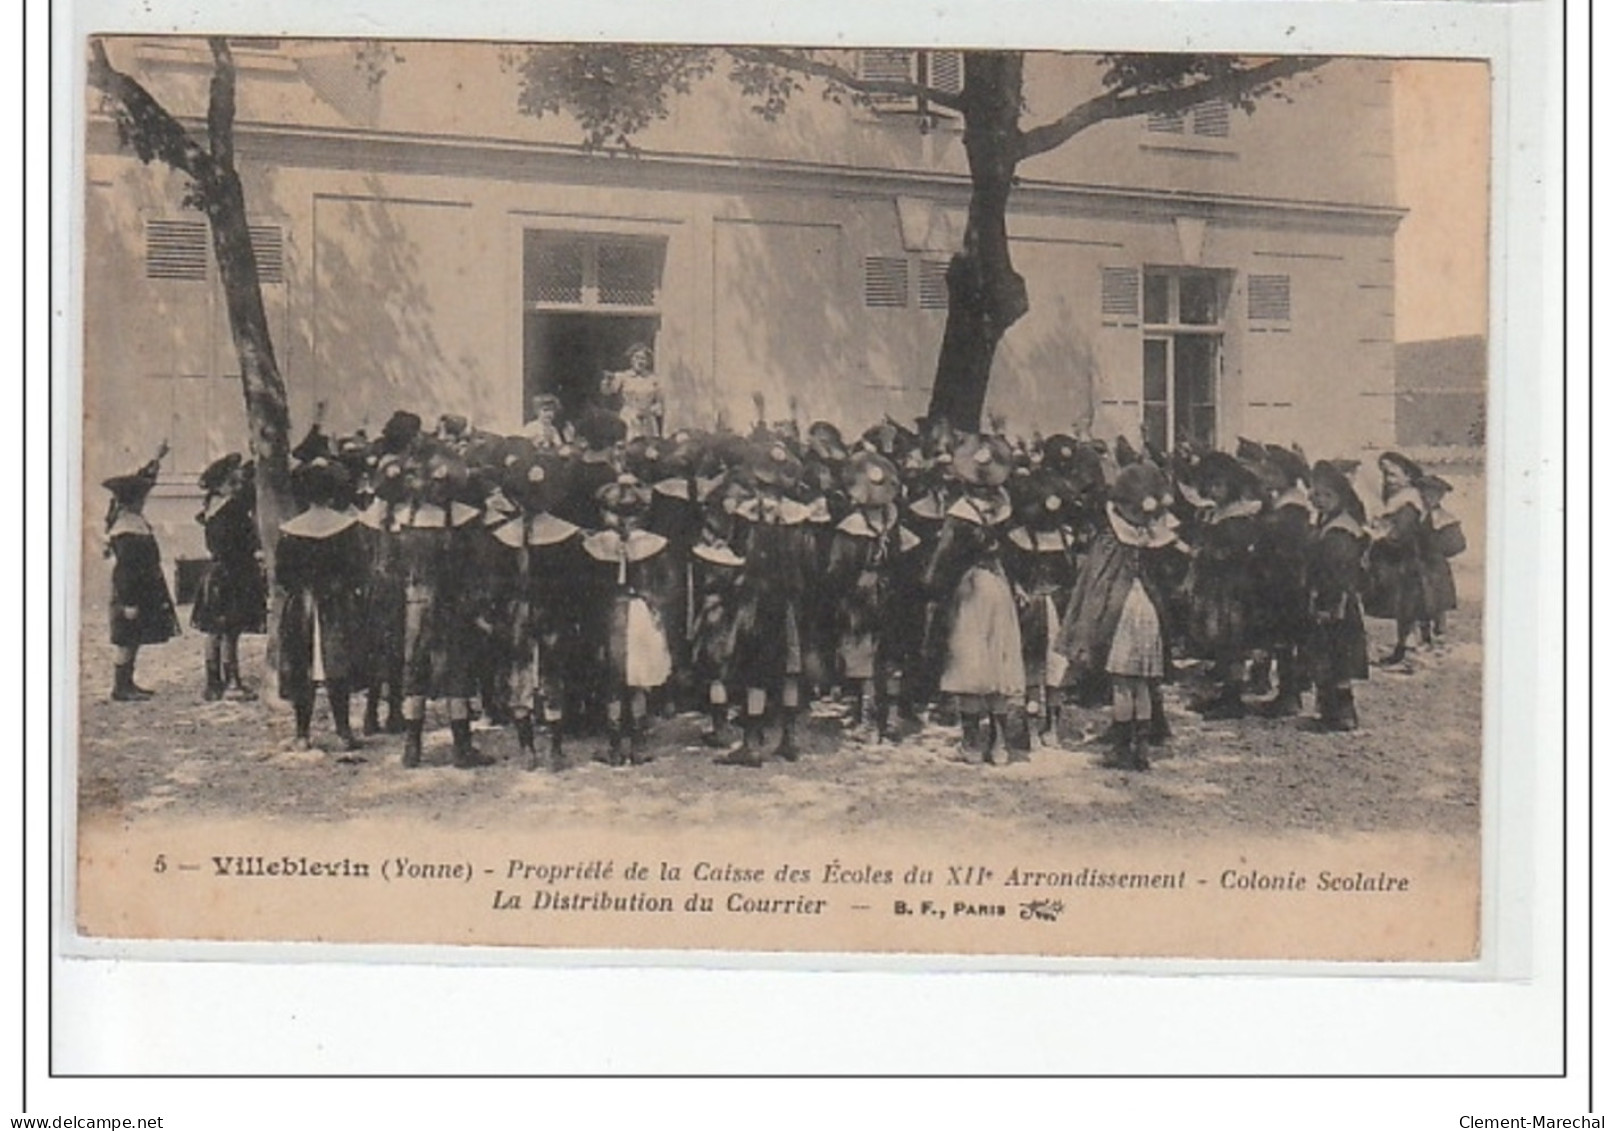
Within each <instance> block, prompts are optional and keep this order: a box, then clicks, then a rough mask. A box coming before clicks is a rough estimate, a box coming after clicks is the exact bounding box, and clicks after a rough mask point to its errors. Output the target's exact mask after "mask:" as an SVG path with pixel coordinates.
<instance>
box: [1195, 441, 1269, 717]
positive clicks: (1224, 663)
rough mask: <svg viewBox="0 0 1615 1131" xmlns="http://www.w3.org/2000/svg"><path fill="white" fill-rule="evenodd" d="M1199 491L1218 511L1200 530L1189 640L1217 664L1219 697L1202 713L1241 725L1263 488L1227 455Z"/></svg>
mask: <svg viewBox="0 0 1615 1131" xmlns="http://www.w3.org/2000/svg"><path fill="white" fill-rule="evenodd" d="M1195 486H1196V488H1197V490H1198V491H1199V493H1200V494H1201V495H1202V496H1204V497H1205V499H1206V500H1207V501H1208V502H1209V503H1210V504H1211V506H1210V509H1209V511H1208V512H1207V513H1205V514H1204V516H1203V518H1202V521H1201V523H1200V526H1199V531H1198V533H1199V538H1198V541H1197V544H1196V549H1195V557H1194V563H1193V565H1192V566H1191V567H1190V573H1189V636H1190V642H1191V644H1192V645H1193V647H1194V648H1195V650H1196V651H1197V652H1198V653H1199V654H1200V655H1201V656H1203V657H1205V658H1207V659H1209V660H1210V661H1211V690H1210V692H1209V694H1208V695H1206V696H1205V697H1204V698H1202V699H1201V700H1199V701H1198V702H1197V703H1196V704H1195V705H1194V709H1195V710H1197V711H1199V712H1200V713H1201V714H1202V715H1203V716H1204V717H1205V718H1207V719H1236V718H1240V717H1242V716H1243V715H1244V714H1245V701H1244V697H1243V696H1244V687H1245V660H1246V649H1247V648H1248V646H1249V643H1250V619H1251V606H1252V603H1253V602H1254V600H1255V597H1256V594H1255V592H1254V585H1253V582H1254V575H1253V570H1252V565H1253V563H1254V561H1255V555H1256V543H1257V540H1258V537H1259V536H1260V533H1261V531H1260V527H1259V526H1258V524H1257V518H1258V516H1259V515H1260V514H1261V512H1262V501H1261V498H1260V494H1261V488H1260V484H1259V483H1258V481H1257V478H1256V475H1255V473H1254V472H1252V471H1251V470H1250V469H1249V468H1248V467H1246V466H1245V465H1244V464H1242V463H1240V462H1239V460H1237V459H1235V458H1234V457H1233V456H1231V455H1229V454H1227V453H1226V452H1207V453H1206V454H1205V455H1203V456H1202V457H1201V458H1200V462H1199V463H1198V464H1197V465H1196V466H1195Z"/></svg>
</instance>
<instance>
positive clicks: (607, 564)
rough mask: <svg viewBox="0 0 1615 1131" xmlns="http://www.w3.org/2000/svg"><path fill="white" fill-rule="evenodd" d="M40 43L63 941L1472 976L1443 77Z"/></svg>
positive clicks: (1460, 442)
mask: <svg viewBox="0 0 1615 1131" xmlns="http://www.w3.org/2000/svg"><path fill="white" fill-rule="evenodd" d="M84 51H85V54H86V74H87V88H86V95H85V99H86V101H85V107H86V115H85V121H84V123H83V129H84V133H83V153H82V160H83V178H84V180H83V197H82V217H83V218H82V225H81V240H82V257H83V270H82V292H81V293H82V309H81V310H80V311H78V312H77V315H78V317H80V318H81V319H82V333H81V338H80V340H81V342H82V350H81V358H82V365H81V367H80V374H81V381H82V471H81V475H82V485H81V491H80V499H81V506H80V509H79V510H78V511H77V512H75V518H74V521H75V522H77V524H78V531H79V534H80V545H79V551H78V552H79V569H78V587H77V591H76V595H75V599H74V605H75V607H76V617H77V621H76V623H77V634H76V648H77V654H76V662H77V668H76V670H77V674H78V686H77V690H76V701H75V702H74V704H73V707H72V708H71V714H72V722H71V723H70V725H69V728H68V729H69V734H68V759H69V762H68V764H69V767H70V768H69V778H70V781H71V785H72V797H71V800H70V802H69V806H68V807H69V810H70V814H71V815H70V820H71V822H72V832H71V835H72V837H73V844H74V846H75V848H74V851H76V854H77V857H76V861H70V870H71V871H72V873H73V875H72V878H71V884H72V896H71V908H70V914H71V919H72V922H73V923H74V925H75V926H76V929H77V931H78V932H79V933H80V935H81V936H82V937H83V938H85V939H126V940H146V939H167V940H230V941H265V942H277V941H287V942H292V941H298V942H324V943H397V944H429V945H437V946H458V945H475V946H504V947H511V948H517V947H529V948H548V949H565V950H577V949H582V950H602V951H603V950H614V951H615V950H627V951H659V952H660V951H669V952H676V951H700V952H713V951H717V952H765V953H774V954H800V953H835V954H852V955H890V954H921V955H960V956H1009V957H1016V956H1020V957H1044V958H1137V959H1155V958H1170V959H1242V960H1286V959H1294V960H1311V961H1333V962H1346V961H1361V962H1384V963H1413V962H1419V963H1431V962H1437V963H1473V962H1475V961H1477V960H1478V959H1480V958H1481V957H1482V929H1481V923H1482V917H1483V916H1482V912H1483V898H1482V897H1483V890H1484V889H1483V884H1482V872H1483V868H1482V860H1483V856H1484V851H1483V849H1484V847H1485V846H1483V827H1484V821H1483V816H1484V812H1483V805H1482V794H1483V789H1482V782H1483V780H1484V778H1485V776H1486V775H1485V768H1486V765H1485V753H1486V748H1485V743H1484V739H1485V738H1486V735H1485V733H1484V730H1485V728H1484V727H1483V719H1484V717H1485V713H1486V703H1487V700H1486V692H1487V688H1486V686H1485V679H1484V673H1485V668H1486V655H1487V652H1486V644H1487V640H1486V639H1485V633H1484V627H1485V624H1486V620H1487V613H1488V610H1487V607H1486V601H1485V596H1486V591H1487V575H1486V568H1485V567H1486V562H1487V555H1488V543H1487V529H1486V526H1487V512H1488V507H1487V499H1488V483H1487V474H1486V472H1487V463H1488V460H1487V452H1488V449H1487V421H1488V404H1489V397H1488V389H1489V374H1492V373H1493V371H1494V369H1495V365H1494V362H1493V357H1492V351H1491V349H1490V348H1489V323H1488V311H1489V308H1490V304H1489V295H1490V289H1489V283H1490V280H1489V272H1488V264H1489V245H1488V232H1489V229H1490V216H1489V203H1488V202H1489V200H1490V193H1491V180H1490V172H1491V165H1490V161H1491V153H1492V139H1491V120H1490V109H1491V98H1492V74H1491V66H1490V64H1489V63H1488V61H1486V60H1484V59H1479V60H1476V59H1468V60H1463V59H1427V58H1396V57H1378V56H1323V55H1293V56H1289V55H1271V54H1268V55H1238V54H1170V53H1091V54H1090V53H1073V52H1065V51H1058V52H1057V51H1048V50H1010V49H1002V48H994V49H985V48H969V47H967V48H963V49H940V48H936V47H924V48H913V49H904V48H896V47H890V46H870V47H862V48H859V47H849V46H845V45H840V46H837V47H834V48H817V47H800V48H798V47H782V46H772V45H757V46H745V45H737V46H713V45H688V46H682V45H671V44H661V43H656V44H637V43H631V42H591V43H587V44H565V43H518V42H505V41H501V42H494V41H488V42H476V41H448V40H437V41H432V40H413V39H411V40H404V39H400V40H336V39H292V38H262V37H231V36H223V35H220V36H214V37H211V38H203V37H168V36H161V35H107V36H92V37H90V38H89V39H88V40H87V41H86V42H85V44H84ZM1492 379H1493V380H1496V378H1495V376H1493V378H1492ZM1492 387H1495V386H1492Z"/></svg>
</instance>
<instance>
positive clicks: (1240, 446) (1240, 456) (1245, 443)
mask: <svg viewBox="0 0 1615 1131" xmlns="http://www.w3.org/2000/svg"><path fill="white" fill-rule="evenodd" d="M1267 449H1268V445H1266V444H1262V443H1258V442H1257V441H1255V440H1249V439H1246V438H1245V437H1244V436H1241V437H1239V442H1238V443H1237V444H1236V445H1235V446H1234V458H1235V459H1237V460H1241V461H1243V462H1246V463H1261V462H1262V461H1263V460H1265V459H1267Z"/></svg>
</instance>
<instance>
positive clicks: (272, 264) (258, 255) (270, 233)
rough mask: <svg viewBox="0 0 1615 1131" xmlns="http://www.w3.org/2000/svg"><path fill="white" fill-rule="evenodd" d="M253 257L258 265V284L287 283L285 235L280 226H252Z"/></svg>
mask: <svg viewBox="0 0 1615 1131" xmlns="http://www.w3.org/2000/svg"><path fill="white" fill-rule="evenodd" d="M247 234H248V235H249V236H250V237H251V238H252V257H253V259H255V260H256V261H257V263H258V282H260V283H262V284H265V285H269V286H274V285H277V284H280V283H284V282H285V281H286V246H285V234H284V233H283V232H282V231H281V229H280V226H279V225H278V224H251V225H248V227H247Z"/></svg>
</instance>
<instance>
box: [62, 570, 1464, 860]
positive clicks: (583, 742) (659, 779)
mask: <svg viewBox="0 0 1615 1131" xmlns="http://www.w3.org/2000/svg"><path fill="white" fill-rule="evenodd" d="M182 614H183V610H182ZM85 623H86V624H87V625H88V626H91V628H90V631H91V632H94V631H95V628H94V626H96V625H97V624H98V621H97V620H96V619H95V617H94V615H93V614H92V615H91V616H90V617H89V618H87V619H86V622H85ZM1480 635H1481V618H1480V615H1479V609H1478V607H1477V606H1476V605H1475V604H1474V603H1473V602H1471V603H1469V604H1468V605H1467V606H1466V607H1464V608H1462V609H1460V610H1459V611H1458V612H1457V613H1456V614H1455V615H1453V616H1452V617H1451V620H1450V624H1449V626H1448V630H1447V635H1446V640H1445V642H1444V643H1443V644H1441V645H1440V646H1438V647H1437V648H1436V649H1434V650H1427V651H1418V652H1416V653H1415V654H1414V655H1413V656H1412V658H1411V660H1410V662H1409V663H1408V664H1407V665H1406V666H1405V667H1404V668H1402V669H1397V670H1386V669H1379V668H1376V669H1375V670H1374V672H1373V675H1372V678H1371V679H1370V680H1369V681H1368V682H1367V683H1366V684H1361V685H1359V687H1358V691H1357V701H1358V707H1359V712H1360V714H1361V717H1362V723H1363V726H1362V729H1361V730H1360V731H1358V732H1357V733H1355V734H1350V735H1339V734H1323V733H1315V732H1312V731H1310V730H1309V729H1308V728H1307V727H1306V726H1305V724H1304V722H1303V720H1301V719H1286V720H1275V721H1269V720H1265V719H1260V718H1256V717H1251V718H1247V719H1243V720H1239V721H1233V722H1216V723H1206V722H1203V721H1202V720H1200V719H1199V717H1198V716H1195V715H1192V714H1189V713H1188V712H1187V711H1186V710H1185V709H1184V706H1183V704H1184V700H1185V695H1186V689H1185V688H1184V687H1183V686H1181V685H1180V686H1176V687H1169V688H1168V690H1167V703H1168V713H1169V716H1170V718H1171V723H1172V727H1173V731H1174V737H1173V739H1172V741H1171V742H1170V744H1169V745H1168V747H1166V748H1164V749H1161V750H1158V751H1155V752H1154V755H1153V757H1154V759H1155V764H1154V767H1153V769H1152V770H1151V771H1150V772H1148V773H1144V774H1131V773H1126V772H1122V771H1116V770H1108V769H1103V768H1101V767H1100V766H1099V764H1098V762H1099V756H1100V754H1101V753H1102V747H1101V745H1100V743H1099V742H1098V741H1096V740H1095V736H1097V735H1098V733H1099V732H1100V731H1101V730H1102V729H1103V727H1104V726H1105V724H1106V722H1107V721H1108V720H1107V717H1106V712H1105V711H1103V710H1082V709H1076V708H1070V709H1068V710H1067V712H1066V715H1065V718H1064V725H1063V726H1062V741H1061V743H1060V746H1059V747H1058V748H1041V749H1037V750H1035V751H1034V752H1033V756H1032V760H1031V761H1030V763H1026V764H1018V765H1011V766H996V767H993V766H981V765H964V764H960V763H957V762H954V761H951V760H950V755H951V754H952V751H953V743H954V741H955V739H956V737H957V732H956V731H950V730H948V729H945V728H942V727H939V726H926V727H923V728H921V729H919V730H918V731H916V732H915V733H913V734H911V735H909V736H907V737H905V738H904V739H903V740H902V741H901V742H900V743H898V744H896V745H882V746H877V747H863V746H858V745H856V744H853V743H851V742H848V741H844V740H843V739H842V730H843V714H844V712H843V710H842V709H841V708H840V707H839V706H838V705H836V704H833V703H828V702H826V703H821V704H819V705H817V706H816V707H815V709H814V711H813V717H812V719H811V721H810V722H809V723H808V725H807V726H806V727H805V735H804V738H805V742H804V747H805V753H804V756H803V758H802V759H801V761H800V762H798V763H795V764H785V763H780V762H770V763H769V764H768V765H767V766H766V767H765V768H763V769H761V770H751V769H742V768H733V767H725V766H719V765H716V764H714V762H713V753H714V752H713V751H711V750H709V749H707V748H706V747H704V746H702V745H701V744H700V743H699V738H698V735H699V723H700V720H699V718H698V716H695V715H683V716H677V717H674V718H670V719H665V720H662V721H660V722H658V723H657V724H656V727H655V730H654V733H653V737H652V739H651V751H652V752H653V753H654V754H655V760H654V761H653V762H651V763H650V764H648V765H644V766H639V767H633V768H625V769H612V768H609V767H607V766H605V765H603V764H601V763H598V762H595V761H592V760H591V755H593V754H595V753H597V752H598V751H599V750H600V749H601V747H602V745H603V740H602V739H597V738H578V739H576V740H573V741H572V742H571V743H570V745H569V754H570V757H571V758H572V761H573V768H572V769H570V770H568V771H567V772H565V773H561V774H552V773H549V772H547V771H544V770H540V771H538V772H528V771H526V770H525V768H524V767H523V765H522V762H521V760H520V758H519V754H518V750H517V746H516V738H515V734H514V733H513V732H512V731H510V730H508V729H495V728H483V727H481V725H480V724H479V732H478V735H477V742H478V745H479V747H480V748H481V749H482V750H483V751H484V752H485V753H487V754H489V755H491V756H493V757H494V758H495V759H496V762H495V764H493V765H491V766H488V767H486V768H483V769H478V770H471V771H467V770H457V769H454V768H453V767H451V766H450V765H448V761H449V734H448V730H447V720H446V718H444V717H442V716H441V715H439V714H433V715H430V716H429V723H428V731H427V747H426V763H427V764H426V765H425V766H423V767H421V768H419V769H417V770H405V769H404V768H403V767H402V766H401V765H400V752H401V748H402V741H403V740H402V738H401V737H397V736H379V737H375V738H370V739H367V740H366V745H365V748H364V749H363V750H362V751H361V752H360V754H359V758H360V759H362V760H358V761H346V760H340V759H339V758H338V756H337V754H336V753H334V752H329V753H328V752H326V751H324V750H319V749H316V750H314V751H301V752H300V751H295V750H292V749H289V746H290V741H289V740H290V739H291V736H292V720H291V716H290V710H289V709H288V708H285V707H273V706H270V705H269V704H267V703H260V702H228V701H226V702H215V703H209V702H205V701H204V700H203V698H202V694H201V685H202V645H203V641H202V639H201V637H200V636H198V635H196V634H195V633H194V632H188V633H187V634H186V635H185V636H183V637H181V638H179V639H177V640H174V641H171V642H169V643H168V644H166V645H162V646H159V647H153V648H148V649H145V650H144V651H143V652H142V655H141V658H140V667H139V672H138V679H139V680H140V682H141V683H142V684H143V685H144V686H146V687H149V688H151V689H152V690H154V691H155V692H156V693H157V695H156V698H154V699H152V700H150V701H149V702H144V703H115V702H112V701H110V700H109V699H108V697H107V691H108V688H109V685H110V680H111V663H112V660H111V649H110V647H109V646H107V645H105V644H104V643H102V642H101V641H100V640H90V641H87V642H86V646H85V653H84V663H83V672H82V678H81V685H80V696H81V697H80V706H81V730H80V736H79V745H78V758H79V762H78V769H79V782H80V788H79V799H78V800H79V812H80V816H81V818H82V819H84V820H93V821H106V820H113V821H118V820H122V821H130V822H138V821H139V820H140V819H141V818H142V817H143V816H145V817H158V816H161V817H162V818H165V819H176V818H177V819H184V818H186V817H189V816H193V815H194V816H197V817H209V818H231V817H263V818H270V819H280V820H299V821H309V820H313V821H332V822H336V821H340V820H343V819H346V818H357V817H378V816H387V817H389V818H405V819H409V820H415V819H421V820H426V821H431V822H440V823H442V824H443V825H445V826H450V827H462V826H470V827H477V828H489V829H504V830H510V831H522V830H530V829H539V828H545V827H549V826H551V825H554V824H557V823H561V822H566V823H572V822H580V821H581V822H586V823H590V824H602V825H606V826H610V827H620V828H623V829H624V830H628V829H634V828H640V827H644V828H666V827H688V828H704V827H709V826H734V827H747V828H765V827H782V828H788V829H800V830H803V831H805V832H812V833H840V832H858V831H872V830H881V831H890V830H893V829H911V830H914V831H916V832H926V831H930V832H937V833H941V832H958V831H959V830H960V829H961V828H968V827H971V826H978V825H979V826H981V827H983V828H994V829H1001V830H1005V831H1006V832H1012V833H1017V834H1025V835H1030V836H1034V837H1036V836H1039V835H1044V834H1049V833H1054V832H1057V831H1059V830H1069V829H1071V828H1072V827H1074V826H1091V827H1094V828H1096V829H1113V830H1115V831H1116V832H1118V833H1120V832H1122V831H1124V830H1136V831H1138V832H1139V833H1142V834H1144V835H1148V836H1154V835H1172V834H1174V833H1181V832H1186V831H1189V830H1192V831H1194V832H1195V833H1217V832H1220V831H1234V830H1241V831H1244V832H1248V833H1280V834H1282V833H1285V832H1296V833H1301V832H1322V833H1336V834H1345V833H1351V832H1390V831H1397V830H1408V831H1413V830H1417V831H1421V832H1424V833H1430V834H1437V835H1446V836H1453V837H1457V838H1460V839H1463V838H1467V837H1477V838H1478V834H1479V802H1480V769H1481V734H1480V727H1481V682H1482V646H1481V638H1480ZM1389 636H1390V626H1389V625H1387V624H1386V623H1384V622H1370V647H1371V653H1372V654H1374V655H1378V654H1379V653H1380V652H1382V651H1383V650H1384V649H1385V648H1386V647H1387V646H1388V644H1389V642H1390V641H1389ZM262 650H263V638H262V637H255V638H247V639H244V640H243V642H242V651H243V657H242V658H243V666H244V667H245V668H247V669H248V670H249V671H253V672H256V671H258V670H259V669H260V668H261V657H262ZM249 682H251V681H250V680H249ZM360 714H361V712H360V710H359V705H358V704H357V703H356V705H355V710H354V717H355V721H356V722H357V720H358V718H359V716H360ZM315 736H316V742H319V741H320V740H321V737H322V736H324V738H325V740H326V742H327V743H328V744H329V745H330V746H331V748H332V751H334V750H335V749H336V748H335V744H334V742H331V741H330V737H329V736H330V725H329V719H328V718H327V717H326V715H325V713H324V706H323V703H322V705H321V709H320V712H319V713H318V714H317V715H316V717H315ZM770 738H772V735H770Z"/></svg>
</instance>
